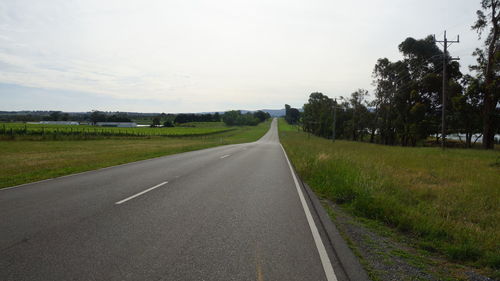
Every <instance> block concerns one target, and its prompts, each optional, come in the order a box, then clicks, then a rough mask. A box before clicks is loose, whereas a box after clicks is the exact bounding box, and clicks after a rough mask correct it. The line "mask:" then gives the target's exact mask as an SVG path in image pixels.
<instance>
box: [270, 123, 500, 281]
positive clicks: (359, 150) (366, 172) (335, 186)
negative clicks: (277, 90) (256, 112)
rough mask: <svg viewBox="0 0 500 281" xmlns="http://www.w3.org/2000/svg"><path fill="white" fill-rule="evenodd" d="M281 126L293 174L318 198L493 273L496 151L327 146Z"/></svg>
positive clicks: (496, 264)
mask: <svg viewBox="0 0 500 281" xmlns="http://www.w3.org/2000/svg"><path fill="white" fill-rule="evenodd" d="M279 125H280V126H279V127H280V137H281V142H282V144H283V146H284V147H285V149H286V151H287V153H288V155H289V156H290V159H291V161H292V162H293V164H294V166H295V168H296V170H297V172H298V173H299V174H300V176H301V177H302V179H303V180H305V181H306V182H307V183H308V184H309V185H310V186H311V187H312V188H313V189H314V190H315V192H317V193H318V194H319V195H320V196H322V197H325V198H328V199H331V200H334V201H335V202H337V203H339V204H341V205H342V206H344V207H345V209H347V210H349V211H351V212H352V213H353V214H355V215H358V216H362V217H366V218H369V219H375V220H378V221H382V222H384V223H385V224H387V225H389V226H392V227H395V228H397V229H398V230H400V231H401V232H404V233H407V234H409V236H410V237H414V238H416V239H415V241H416V242H415V244H416V245H418V246H420V247H421V248H423V249H426V250H428V251H437V252H439V253H442V254H444V255H446V256H447V257H448V258H449V259H451V260H453V261H460V262H465V263H468V264H472V265H475V266H479V267H484V268H493V269H497V271H496V272H497V273H496V274H498V269H499V268H500V166H498V163H497V162H498V157H499V155H500V153H499V152H498V151H481V150H465V149H447V150H445V151H442V150H440V149H439V148H424V147H421V148H408V147H396V146H382V145H376V144H369V143H360V142H349V141H336V142H335V143H332V141H331V140H327V139H323V138H318V137H314V136H310V137H308V135H307V134H305V133H302V132H297V129H296V128H294V127H292V126H289V125H287V124H286V123H285V122H284V120H280V123H279ZM496 274H494V275H496Z"/></svg>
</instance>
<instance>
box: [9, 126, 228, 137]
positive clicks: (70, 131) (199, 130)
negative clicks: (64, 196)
mask: <svg viewBox="0 0 500 281" xmlns="http://www.w3.org/2000/svg"><path fill="white" fill-rule="evenodd" d="M206 123H208V124H206ZM210 123H211V122H197V123H193V124H191V125H190V127H172V128H165V127H161V128H150V127H134V128H117V127H98V126H90V125H48V124H25V123H0V136H1V137H2V138H3V139H8V138H11V139H12V138H25V139H26V138H31V139H33V138H35V139H36V138H38V139H43V138H56V139H57V138H58V137H59V138H68V137H71V138H90V137H107V136H123V137H144V136H167V137H182V136H201V135H210V134H216V133H221V132H227V131H231V130H235V128H233V127H227V126H225V125H224V124H223V123H221V122H213V123H214V124H210Z"/></svg>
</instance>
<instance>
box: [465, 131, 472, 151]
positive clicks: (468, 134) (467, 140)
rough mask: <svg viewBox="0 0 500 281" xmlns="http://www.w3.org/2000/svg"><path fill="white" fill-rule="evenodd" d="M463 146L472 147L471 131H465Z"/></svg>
mask: <svg viewBox="0 0 500 281" xmlns="http://www.w3.org/2000/svg"><path fill="white" fill-rule="evenodd" d="M465 147H467V148H471V147H472V132H466V133H465Z"/></svg>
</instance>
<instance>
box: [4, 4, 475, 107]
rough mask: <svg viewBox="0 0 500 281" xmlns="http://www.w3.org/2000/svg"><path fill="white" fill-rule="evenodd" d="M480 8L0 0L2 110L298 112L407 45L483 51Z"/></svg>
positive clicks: (342, 89) (361, 80) (367, 79)
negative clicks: (314, 96)
mask: <svg viewBox="0 0 500 281" xmlns="http://www.w3.org/2000/svg"><path fill="white" fill-rule="evenodd" d="M479 2H480V1H479V0H440V1H436V0H366V1H363V0H360V1H348V0H344V1H338V0H325V1H322V0H321V1H320V0H300V1H298V0H248V1H240V0H217V1H214V0H210V1H208V0H207V1H204V0H159V1H150V0H137V1H132V0H130V1H125V0H116V1H111V0H105V1H104V0H79V1H77V0H45V1H34V0H0V101H1V102H0V110H63V111H89V110H92V109H97V110H108V111H136V112H201V111H224V110H229V109H263V108H273V109H278V108H283V105H284V104H285V103H288V104H291V105H292V106H296V107H301V106H302V105H303V104H304V102H306V101H307V98H308V95H309V94H310V93H311V92H314V91H320V92H323V93H324V94H326V95H328V96H330V97H338V96H347V95H349V94H350V93H351V92H353V91H354V90H356V89H357V88H365V89H368V90H369V91H370V92H371V91H372V89H373V86H372V85H371V82H372V76H371V74H372V70H373V66H374V64H375V63H376V61H377V59H378V58H381V57H387V58H389V59H392V60H396V59H399V58H400V55H399V53H398V49H397V46H398V44H399V43H401V42H402V41H403V40H404V39H405V38H406V37H414V38H417V39H420V38H423V37H425V36H426V35H428V34H436V37H439V38H441V37H442V33H443V30H445V29H446V30H448V37H449V39H454V38H456V35H457V34H460V40H461V42H460V44H456V45H452V47H451V48H450V52H451V55H453V56H460V57H461V65H462V71H466V70H467V65H469V64H472V63H473V62H474V59H473V57H471V53H472V51H473V50H474V48H475V47H479V46H481V45H482V42H480V41H478V39H477V35H476V33H475V32H473V31H471V30H470V26H471V25H472V24H473V22H474V20H475V11H476V10H477V9H478V8H479Z"/></svg>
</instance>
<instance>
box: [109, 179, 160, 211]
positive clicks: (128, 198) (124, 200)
mask: <svg viewBox="0 0 500 281" xmlns="http://www.w3.org/2000/svg"><path fill="white" fill-rule="evenodd" d="M167 183H168V181H164V182H162V183H160V184H157V185H155V186H153V187H150V188H148V189H146V190H143V191H141V192H139V193H137V194H134V195H132V196H130V197H127V198H125V199H123V200H121V201H118V202H116V203H115V205H120V204H122V203H125V202H127V201H128V200H132V199H134V198H135V197H137V196H141V195H143V194H144V193H146V192H150V191H151V190H153V189H155V188H158V187H160V186H162V185H164V184H167Z"/></svg>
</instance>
